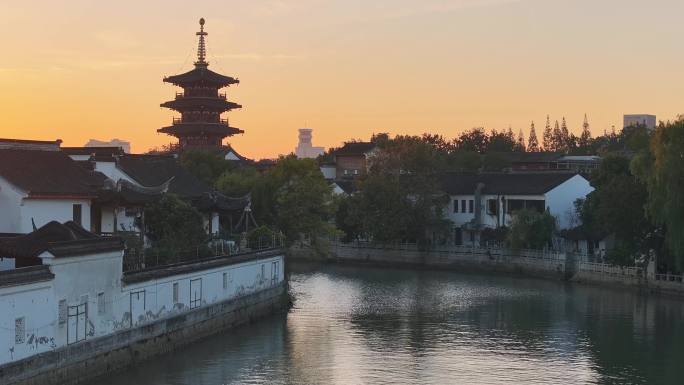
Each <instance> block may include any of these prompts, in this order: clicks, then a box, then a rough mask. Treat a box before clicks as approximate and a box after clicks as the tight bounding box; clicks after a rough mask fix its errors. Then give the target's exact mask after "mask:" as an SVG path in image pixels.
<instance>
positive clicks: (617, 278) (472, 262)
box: [330, 240, 684, 297]
mask: <svg viewBox="0 0 684 385" xmlns="http://www.w3.org/2000/svg"><path fill="white" fill-rule="evenodd" d="M330 246H331V253H332V257H331V258H332V259H334V260H337V261H340V262H346V261H348V262H361V263H370V264H378V265H413V266H425V267H431V268H450V269H455V270H482V271H497V272H513V273H523V274H527V275H533V276H541V277H546V278H562V279H566V280H572V281H576V282H589V283H597V284H608V285H612V286H631V287H635V288H639V289H645V290H648V291H651V292H660V293H663V294H670V295H675V296H679V297H684V277H683V276H682V275H673V274H656V268H655V261H650V262H649V264H648V266H647V267H627V266H617V265H611V264H605V263H595V262H589V261H588V260H589V257H588V256H587V255H583V254H576V253H565V252H556V251H552V250H510V249H506V248H498V247H484V248H483V247H472V246H455V245H444V246H429V247H421V246H419V245H417V244H413V243H394V244H375V243H370V242H350V243H344V242H340V241H336V240H333V241H330Z"/></svg>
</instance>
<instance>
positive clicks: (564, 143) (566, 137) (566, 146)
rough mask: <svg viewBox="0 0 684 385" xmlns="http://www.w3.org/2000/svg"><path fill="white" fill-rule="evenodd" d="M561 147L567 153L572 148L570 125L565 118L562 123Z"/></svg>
mask: <svg viewBox="0 0 684 385" xmlns="http://www.w3.org/2000/svg"><path fill="white" fill-rule="evenodd" d="M560 147H561V148H562V149H563V151H565V152H567V151H568V150H570V147H571V138H570V131H568V123H567V122H566V121H565V116H564V117H563V122H562V123H561V140H560Z"/></svg>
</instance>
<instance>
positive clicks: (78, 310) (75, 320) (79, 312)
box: [67, 303, 88, 344]
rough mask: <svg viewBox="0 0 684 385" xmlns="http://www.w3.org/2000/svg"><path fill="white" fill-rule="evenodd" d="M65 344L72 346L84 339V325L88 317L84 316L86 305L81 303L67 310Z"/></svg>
mask: <svg viewBox="0 0 684 385" xmlns="http://www.w3.org/2000/svg"><path fill="white" fill-rule="evenodd" d="M67 316H68V322H67V344H74V343H76V342H79V341H83V340H85V339H86V326H87V325H86V324H87V321H88V316H87V314H86V304H85V303H81V304H80V305H76V306H69V307H68V308H67Z"/></svg>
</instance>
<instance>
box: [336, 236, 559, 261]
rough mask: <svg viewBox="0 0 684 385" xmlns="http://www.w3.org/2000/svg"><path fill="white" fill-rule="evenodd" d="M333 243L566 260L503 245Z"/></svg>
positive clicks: (356, 246) (553, 254)
mask: <svg viewBox="0 0 684 385" xmlns="http://www.w3.org/2000/svg"><path fill="white" fill-rule="evenodd" d="M331 244H332V245H333V246H336V247H351V248H364V249H376V250H377V249H383V250H401V251H424V252H435V253H445V254H448V253H451V254H468V255H487V256H492V257H502V256H514V257H519V258H527V259H533V260H554V261H557V260H565V253H559V252H554V251H551V250H527V249H521V250H511V249H508V248H503V247H477V246H466V245H425V246H423V245H418V244H416V243H384V244H381V243H373V242H365V241H353V242H349V243H344V242H340V241H338V240H332V241H331Z"/></svg>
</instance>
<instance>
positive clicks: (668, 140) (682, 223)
mask: <svg viewBox="0 0 684 385" xmlns="http://www.w3.org/2000/svg"><path fill="white" fill-rule="evenodd" d="M631 166H632V170H633V171H634V172H635V173H636V174H637V175H638V176H639V179H640V180H641V181H644V182H645V183H646V185H647V190H648V204H647V212H648V216H649V218H650V219H651V221H652V222H653V223H654V224H656V225H658V226H662V227H663V228H664V230H665V235H664V236H665V241H666V244H667V247H668V249H669V251H670V252H671V253H672V254H673V255H674V256H676V259H675V261H674V263H675V264H676V267H677V269H678V270H679V271H681V270H684V183H682V181H684V122H683V121H681V120H680V121H676V122H674V123H667V124H660V126H658V127H657V128H656V130H655V133H654V134H653V137H652V139H651V145H650V148H649V149H647V150H644V151H641V152H640V154H639V155H638V156H637V157H636V158H635V159H634V160H633V161H632V165H631Z"/></svg>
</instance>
